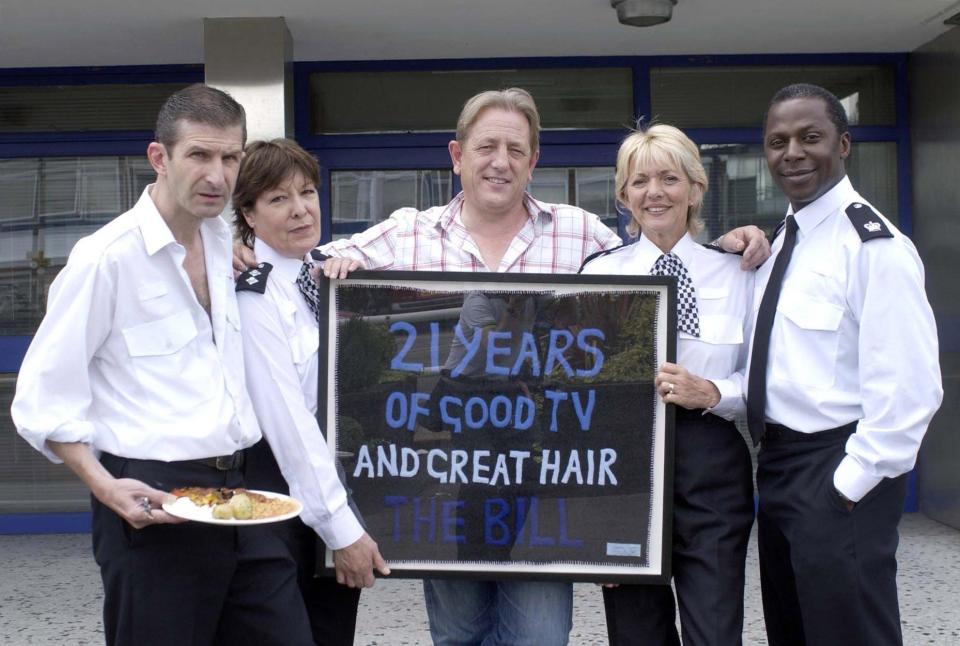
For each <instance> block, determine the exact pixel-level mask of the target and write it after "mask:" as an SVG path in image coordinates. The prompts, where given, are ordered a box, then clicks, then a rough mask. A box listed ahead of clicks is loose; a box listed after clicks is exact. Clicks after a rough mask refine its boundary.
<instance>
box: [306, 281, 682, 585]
mask: <svg viewBox="0 0 960 646" xmlns="http://www.w3.org/2000/svg"><path fill="white" fill-rule="evenodd" d="M321 295H322V297H323V298H324V299H325V300H326V304H325V305H326V311H327V312H328V316H327V317H326V320H325V321H323V322H321V328H320V335H321V342H320V363H319V366H320V368H319V369H320V393H319V398H318V403H319V406H318V411H317V415H318V418H319V420H320V426H321V428H323V429H324V430H325V432H326V434H327V441H328V444H329V446H330V449H331V451H335V453H336V455H337V458H338V460H339V461H340V465H341V466H342V468H343V472H342V473H343V476H344V478H345V483H346V485H347V489H348V491H349V492H350V494H351V498H352V504H353V505H354V508H355V510H356V511H358V513H359V515H360V517H361V518H362V521H363V523H364V524H365V526H366V528H367V531H368V532H369V533H370V535H371V536H373V538H374V540H376V541H377V543H378V544H379V547H380V551H381V553H382V554H383V556H384V558H385V559H386V560H387V561H388V563H389V564H390V567H391V569H392V571H393V575H394V576H401V577H403V576H408V577H442V576H456V577H483V578H491V577H493V578H498V579H506V578H511V577H518V578H523V579H529V580H534V579H543V580H558V579H559V580H573V581H609V582H648V583H666V582H667V581H668V580H669V575H670V563H669V554H670V535H671V520H670V519H671V514H672V505H671V501H672V474H673V414H672V410H671V408H670V407H667V406H665V405H664V404H663V402H662V400H661V399H660V398H659V397H658V396H657V394H656V391H655V388H654V377H655V375H656V371H657V367H658V366H659V365H660V364H661V363H663V362H664V361H674V360H675V356H676V306H675V299H676V281H675V279H673V278H655V277H640V276H616V277H613V276H576V275H571V276H566V275H564V276H557V275H546V274H489V273H482V274H481V273H477V274H473V273H455V272H443V273H440V272H356V273H354V274H352V275H351V277H350V278H348V279H346V280H334V281H328V282H326V283H325V284H324V285H322V287H321ZM321 311H323V310H321ZM331 565H332V562H331V555H330V553H329V552H328V558H327V563H326V566H327V567H328V568H329V567H330V566H331Z"/></svg>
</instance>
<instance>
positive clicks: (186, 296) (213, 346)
mask: <svg viewBox="0 0 960 646" xmlns="http://www.w3.org/2000/svg"><path fill="white" fill-rule="evenodd" d="M150 188H151V187H147V189H146V190H144V193H143V195H141V197H140V200H139V201H138V202H137V203H136V205H135V206H134V207H133V208H132V209H131V210H129V211H127V212H126V213H124V214H123V215H120V216H119V217H117V218H116V219H114V220H112V221H111V222H110V223H108V224H107V225H105V226H104V227H103V228H101V229H99V230H98V231H96V232H95V233H93V234H92V235H90V236H87V237H85V238H83V239H81V240H80V241H79V242H77V244H76V246H74V248H73V250H72V251H71V253H70V258H69V259H68V260H67V265H66V266H65V267H64V268H63V270H62V271H61V272H60V274H59V275H58V276H57V278H56V280H54V282H53V285H51V287H50V294H49V298H48V300H47V313H46V316H44V318H43V321H42V322H41V324H40V327H39V329H38V330H37V333H36V335H35V336H34V338H33V342H32V343H31V344H30V348H29V350H28V351H27V355H26V357H25V358H24V360H23V365H22V366H21V368H20V375H19V377H18V379H17V392H16V395H15V397H14V400H13V406H12V407H11V413H12V415H13V420H14V423H15V424H16V426H17V432H18V433H20V435H21V436H23V438H24V439H25V440H27V442H29V443H30V444H31V445H32V446H33V447H34V448H36V449H37V450H39V451H42V452H43V453H44V455H46V456H47V457H48V458H49V459H50V460H52V461H54V462H59V461H60V460H59V458H57V457H56V456H55V455H54V454H53V453H52V452H50V450H49V448H48V447H47V446H46V444H45V443H46V441H47V440H53V441H56V442H82V443H85V444H89V445H90V446H91V447H93V449H95V450H96V451H107V452H109V453H113V454H114V455H118V456H122V457H127V458H137V459H150V460H162V461H174V460H191V459H198V458H207V457H212V456H217V455H229V454H231V453H233V452H234V451H237V450H238V449H243V448H246V447H248V446H250V445H252V444H254V443H255V442H256V441H257V440H259V439H260V429H259V428H258V426H257V422H256V418H255V417H254V414H253V408H252V406H251V405H250V400H249V399H248V397H247V392H246V388H245V386H244V380H243V353H242V349H241V347H240V344H241V340H240V317H239V314H238V312H237V302H236V298H235V297H234V293H233V289H234V282H233V271H232V265H231V235H230V229H229V227H228V226H227V224H226V223H225V222H224V221H223V220H221V219H220V218H210V219H207V220H204V221H203V223H202V224H201V225H200V235H201V238H202V240H203V251H204V255H205V259H206V271H207V285H208V287H209V291H210V302H211V310H210V316H209V317H208V315H207V312H206V311H204V309H203V308H202V307H201V306H200V304H199V302H198V301H197V297H196V294H195V293H194V291H193V288H192V287H191V285H190V279H189V277H188V276H187V273H186V271H184V269H183V261H184V258H185V257H186V250H185V249H184V247H183V246H182V245H180V244H179V243H177V242H176V240H175V239H174V237H173V234H172V233H171V232H170V229H169V227H168V226H167V224H166V222H165V221H164V220H163V217H162V216H161V215H160V213H159V212H158V211H157V208H156V206H155V205H154V203H153V200H152V199H151V198H150V195H149V191H150Z"/></svg>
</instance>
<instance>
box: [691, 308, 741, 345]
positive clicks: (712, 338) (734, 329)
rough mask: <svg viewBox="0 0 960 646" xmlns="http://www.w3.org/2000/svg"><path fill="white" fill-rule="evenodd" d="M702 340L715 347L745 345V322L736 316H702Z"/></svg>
mask: <svg viewBox="0 0 960 646" xmlns="http://www.w3.org/2000/svg"><path fill="white" fill-rule="evenodd" d="M700 340H701V341H703V342H704V343H712V344H714V345H740V344H741V343H743V320H741V319H739V318H737V317H736V316H725V315H707V316H701V317H700Z"/></svg>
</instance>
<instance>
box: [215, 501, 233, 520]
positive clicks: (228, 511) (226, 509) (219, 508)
mask: <svg viewBox="0 0 960 646" xmlns="http://www.w3.org/2000/svg"><path fill="white" fill-rule="evenodd" d="M213 517H214V518H216V519H217V520H233V507H231V506H230V505H229V504H223V505H214V507H213Z"/></svg>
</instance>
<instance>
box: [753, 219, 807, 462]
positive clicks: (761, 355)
mask: <svg viewBox="0 0 960 646" xmlns="http://www.w3.org/2000/svg"><path fill="white" fill-rule="evenodd" d="M784 228H785V230H786V235H785V236H784V238H783V247H781V249H780V253H779V254H778V255H777V259H776V261H774V263H773V269H772V270H771V271H770V280H768V281H767V288H766V289H765V290H764V292H763V299H761V301H760V310H759V311H758V312H757V325H756V328H755V330H754V333H753V352H752V354H751V358H750V374H749V376H748V377H747V427H748V428H749V429H750V437H751V438H753V444H754V446H756V445H757V444H759V443H760V440H761V439H762V438H763V432H764V430H765V413H766V408H767V361H768V359H769V357H770V332H771V331H772V330H773V319H774V317H775V316H776V314H777V300H779V298H780V289H781V288H782V287H783V275H784V274H785V273H786V272H787V265H789V264H790V256H792V255H793V247H794V245H796V243H797V221H796V219H795V218H794V217H793V216H792V215H788V216H787V221H786V226H785V227H784ZM799 350H800V349H799V348H794V351H799Z"/></svg>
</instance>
